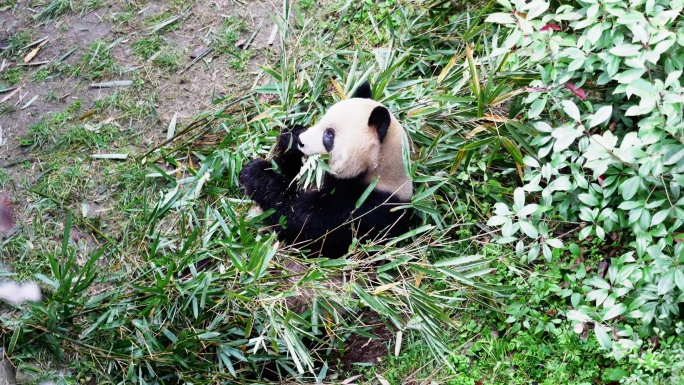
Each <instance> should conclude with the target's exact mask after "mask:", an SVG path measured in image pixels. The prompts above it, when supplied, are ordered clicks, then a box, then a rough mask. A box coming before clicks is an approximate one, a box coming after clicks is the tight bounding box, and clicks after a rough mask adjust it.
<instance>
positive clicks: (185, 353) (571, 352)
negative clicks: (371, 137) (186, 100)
mask: <svg viewBox="0 0 684 385" xmlns="http://www.w3.org/2000/svg"><path fill="white" fill-rule="evenodd" d="M73 3H74V5H70V3H69V2H66V3H65V2H63V1H50V2H46V3H45V8H44V9H43V10H42V11H41V13H40V14H39V15H40V16H41V17H42V18H44V19H52V18H55V17H58V16H59V15H60V14H64V13H65V12H68V10H69V9H70V8H71V7H75V8H74V9H76V10H81V9H89V8H88V7H90V8H93V7H96V6H99V5H98V4H100V3H98V2H83V1H80V2H79V1H74V2H73ZM85 4H90V5H89V6H88V7H86V6H85ZM286 4H289V2H286ZM296 4H297V7H298V8H296V9H290V8H289V6H286V8H285V9H283V10H281V11H282V13H283V15H280V16H282V18H281V19H279V20H281V21H282V20H293V21H292V23H291V24H288V25H287V26H283V28H282V29H281V31H280V33H279V36H278V40H276V42H277V43H276V44H281V46H280V47H278V48H279V50H278V52H279V55H280V56H279V57H278V60H277V62H276V63H275V64H273V65H269V64H264V62H261V61H259V60H261V58H263V56H266V55H268V54H267V53H265V54H262V53H261V52H259V50H242V49H239V48H237V47H236V46H235V44H236V43H237V41H238V40H240V39H246V38H248V37H249V36H248V35H249V34H250V31H248V30H246V28H245V23H244V21H242V20H240V19H238V18H235V17H226V18H225V20H223V22H221V23H217V24H216V26H212V27H210V28H207V29H206V31H204V30H203V33H204V35H203V38H204V40H203V41H202V44H204V45H206V46H209V47H211V48H213V50H214V51H213V53H212V55H215V56H214V57H211V58H207V60H206V62H205V63H198V64H197V66H199V67H201V66H202V65H205V66H204V67H201V68H202V71H205V70H206V68H208V67H207V66H208V65H209V63H210V62H211V61H216V60H218V58H220V61H221V62H222V63H223V64H224V65H225V63H226V62H227V63H228V64H229V66H230V67H231V68H232V69H234V70H236V73H235V74H233V73H229V74H228V75H226V76H246V75H245V73H249V74H250V75H251V74H253V73H254V74H257V73H258V74H257V75H256V77H257V80H258V81H255V82H254V83H253V84H254V88H253V89H251V90H249V91H244V92H243V91H242V90H236V91H235V92H234V94H229V95H226V96H225V97H224V96H222V95H217V96H216V97H215V98H212V101H214V106H213V108H212V109H211V110H209V111H206V112H205V113H203V114H201V115H200V116H198V117H196V118H195V119H194V120H193V122H192V123H190V124H183V125H178V126H173V125H174V124H175V118H174V120H173V122H174V123H169V122H168V120H167V121H164V122H162V118H160V117H159V116H158V115H157V105H158V102H159V100H160V99H161V97H160V95H158V94H157V93H156V91H154V92H150V93H149V94H146V95H144V96H139V95H137V93H138V92H139V89H140V88H141V87H142V83H143V81H142V80H141V76H143V75H138V73H134V74H132V75H129V76H130V77H129V78H130V79H134V80H135V86H134V87H130V88H127V89H113V90H108V92H107V93H106V95H104V96H102V97H99V98H98V99H97V100H95V101H93V103H85V102H81V101H80V100H78V101H76V102H74V103H72V104H67V105H65V107H64V109H63V110H62V111H60V112H57V113H52V114H46V115H45V116H44V117H43V119H42V120H41V121H40V122H39V123H37V124H35V125H32V126H31V127H30V128H29V129H28V131H27V133H26V135H25V136H23V137H22V139H21V142H20V145H21V146H23V147H26V148H30V150H31V154H30V155H32V156H35V157H36V159H37V160H38V161H35V160H34V159H30V158H29V157H27V159H26V160H25V162H24V163H22V165H21V167H18V168H17V169H18V170H27V169H29V168H35V169H36V170H37V175H35V177H34V178H21V177H19V176H17V177H15V176H13V174H11V173H8V172H5V171H2V170H0V185H2V186H7V185H11V186H13V188H21V189H24V190H25V191H27V194H29V199H28V201H29V202H30V205H29V206H30V207H29V208H28V209H27V210H30V211H29V216H30V217H31V218H33V219H32V220H31V221H29V222H25V225H24V226H25V228H23V229H22V230H21V231H19V232H17V233H15V234H13V235H12V236H11V238H9V239H6V240H2V241H1V242H2V247H0V255H1V256H2V257H4V258H5V260H7V261H8V266H9V267H10V268H11V270H12V274H15V278H17V279H20V280H24V279H33V280H38V281H40V282H41V284H42V288H43V290H44V292H45V299H44V300H43V301H41V302H39V303H30V304H26V305H25V306H23V307H17V308H16V309H14V310H12V312H8V313H7V314H3V315H0V324H1V325H2V329H1V331H0V338H2V346H4V347H5V349H6V352H7V354H8V355H9V357H11V359H12V362H13V364H16V365H17V366H19V367H30V365H35V364H36V363H37V362H40V363H41V364H43V366H42V367H41V369H40V370H38V369H36V370H35V372H36V381H38V380H43V379H44V380H54V379H55V378H57V375H58V373H59V375H60V376H62V377H61V381H63V382H64V383H69V384H71V383H90V382H93V383H98V384H100V383H102V384H107V383H152V382H155V383H181V382H182V383H193V384H215V383H220V384H228V383H236V382H237V383H248V382H250V381H256V380H257V379H258V378H260V377H263V378H264V381H266V379H273V378H275V377H277V378H280V379H282V378H285V377H289V378H294V379H295V380H300V381H303V382H313V381H315V380H318V381H323V380H326V381H331V382H335V381H337V382H339V381H342V380H344V379H345V378H349V377H352V376H356V375H358V376H359V377H358V379H357V380H356V382H358V383H373V382H377V381H380V379H382V380H383V381H387V382H389V383H392V384H394V383H413V382H415V383H431V382H435V383H444V384H453V385H479V384H501V385H507V384H530V383H539V384H560V383H562V384H577V385H584V384H611V385H613V384H616V383H620V384H676V383H681V382H682V381H683V380H684V379H682V369H684V368H683V367H682V362H684V348H683V346H684V345H683V344H684V337H683V333H684V332H683V331H684V322H682V316H681V314H680V311H681V310H680V308H681V305H682V303H683V302H684V294H683V293H684V267H683V266H684V242H682V239H684V237H683V236H682V233H684V228H683V227H684V207H682V206H684V198H682V192H681V185H682V184H683V183H684V177H683V175H684V143H683V142H682V138H683V137H684V121H683V120H682V108H681V107H682V103H684V101H683V100H682V96H681V94H682V82H681V79H680V78H681V74H682V71H684V68H683V67H684V40H682V36H684V27H683V25H684V19H683V18H682V9H683V8H684V4H683V3H682V1H666V0H654V1H650V2H628V1H626V0H611V1H605V2H596V1H593V0H588V1H585V2H572V3H567V2H566V3H563V4H556V3H549V2H546V1H531V2H524V1H522V0H515V1H510V0H500V1H497V2H488V3H482V4H476V5H474V4H464V3H463V2H454V1H444V0H431V1H427V2H423V1H411V0H408V1H394V0H393V1H389V0H388V1H378V2H370V1H368V2H367V1H364V2H349V1H332V2H326V3H325V4H323V5H321V6H320V8H319V6H318V4H317V3H315V2H311V1H298V2H296ZM171 6H172V7H173V9H168V8H167V9H164V10H162V11H155V12H157V13H156V14H155V15H154V16H152V17H147V18H146V19H145V18H144V16H141V17H140V19H139V20H144V21H143V22H142V24H143V25H144V27H143V28H144V29H145V31H146V32H145V33H142V34H139V35H135V36H133V37H132V38H131V41H130V43H129V44H130V49H131V52H132V53H133V54H134V55H135V56H136V57H137V59H136V60H142V61H148V60H150V58H153V59H152V63H153V64H154V66H155V67H158V68H161V69H163V70H165V71H168V73H163V71H159V70H153V71H150V72H155V73H162V74H163V75H164V76H169V73H170V72H172V71H175V70H177V69H178V68H181V67H182V65H183V64H184V63H183V60H184V59H185V58H184V56H185V55H181V54H180V53H179V52H178V51H177V50H175V49H174V48H173V47H175V46H174V45H170V42H169V41H168V40H167V38H168V37H165V36H163V34H164V33H166V32H168V31H170V30H173V29H179V28H181V27H182V26H183V25H184V23H186V22H187V20H186V17H185V14H181V11H183V10H185V9H188V8H187V7H188V4H187V2H181V1H176V2H173V4H171ZM126 7H128V8H126V9H125V11H126V12H128V13H122V14H120V15H119V16H117V18H116V20H117V21H119V22H122V23H125V24H128V23H129V20H134V19H135V18H136V15H137V12H138V11H139V10H141V9H143V8H142V7H140V6H136V5H134V4H130V5H127V6H126ZM129 8H130V9H129ZM176 11H177V12H176ZM291 12H295V15H294V17H293V18H290V17H289V16H290V13H291ZM308 12H310V13H308ZM314 13H315V15H314ZM187 19H190V18H187ZM217 26H218V28H217ZM12 39H13V40H12ZM105 40H107V42H105ZM30 41H31V34H30V33H29V32H25V31H24V32H21V33H19V34H17V35H16V36H15V37H13V38H11V39H10V40H9V46H10V47H11V48H8V49H5V51H4V53H3V57H7V58H18V57H21V55H23V54H24V53H25V49H24V47H25V46H26V44H28V43H29V42H30ZM198 41H200V39H199V37H198ZM113 46H114V45H113V42H110V41H109V39H104V40H98V41H95V42H94V43H93V44H92V45H91V46H90V47H88V48H87V49H85V48H84V49H83V56H79V57H78V59H77V64H75V65H73V66H71V67H68V68H67V67H66V66H65V67H64V68H61V67H60V68H59V69H53V68H52V67H46V68H40V69H34V70H31V72H30V76H27V78H30V79H31V80H32V81H35V82H42V81H47V80H48V78H49V77H50V76H53V75H54V74H59V73H70V74H71V75H73V76H78V77H80V78H82V79H85V80H94V79H103V78H104V79H106V80H109V78H113V77H115V76H116V75H119V74H121V73H123V72H124V69H122V66H121V63H117V62H116V60H115V58H114V57H113V55H112V53H111V52H110V51H111V48H112V47H113ZM197 46H199V44H197ZM191 48H192V49H194V48H196V47H195V46H192V47H191ZM186 53H187V52H186ZM257 61H259V62H258V63H257V64H258V65H257V64H255V62H257ZM224 68H227V67H224ZM148 69H149V66H148V67H146V69H145V70H148ZM12 71H15V72H12ZM27 71H28V70H27ZM240 72H242V73H240ZM20 76H21V72H20V70H19V68H14V67H13V68H8V69H5V70H4V71H3V72H2V79H3V82H5V83H8V84H10V85H11V84H15V83H17V82H18V81H19V77H20ZM13 77H14V78H13ZM12 79H14V81H12ZM365 80H369V81H370V82H371V83H372V84H373V92H374V96H375V99H377V100H379V101H381V102H382V103H384V104H385V105H387V106H388V107H389V109H390V110H392V111H393V113H394V114H395V115H396V116H397V118H398V119H399V120H400V121H401V122H402V124H403V126H404V128H405V130H406V132H407V134H408V136H409V137H410V139H411V146H410V147H407V148H406V153H405V156H406V157H407V158H410V159H411V160H412V163H411V166H410V174H411V177H412V179H413V181H414V187H415V192H414V197H413V200H412V202H411V206H412V207H414V208H415V209H416V211H417V212H418V214H419V216H420V220H421V223H420V224H419V225H418V226H417V227H416V228H415V229H414V230H413V231H411V232H410V233H408V234H406V235H404V236H402V237H399V238H398V239H396V240H393V241H392V242H390V243H389V244H387V245H378V244H374V243H373V242H366V241H359V240H355V241H354V243H353V244H352V245H351V246H350V250H349V253H348V255H347V257H346V258H343V259H340V260H328V259H325V258H319V259H305V258H303V257H302V256H301V254H300V253H299V251H298V250H296V249H295V248H292V247H287V246H286V245H282V244H280V243H279V242H277V240H276V238H275V237H274V236H273V235H272V234H271V233H269V232H268V231H267V230H266V229H264V228H263V225H264V222H263V219H264V218H265V216H266V215H269V213H256V212H254V211H253V210H251V209H252V207H251V206H252V204H251V202H250V201H249V200H248V199H247V198H246V197H245V196H244V194H243V192H242V190H241V188H240V186H239V183H238V175H239V172H240V169H241V167H242V165H244V164H245V163H246V162H247V161H249V160H251V159H254V158H265V157H267V156H268V154H269V152H270V151H271V149H272V146H273V143H274V140H275V138H276V137H277V136H278V134H279V133H280V132H281V131H282V130H283V129H285V128H286V127H288V126H290V125H292V124H302V125H304V126H310V125H311V124H312V123H313V122H314V121H316V119H318V118H319V117H320V116H321V115H322V114H323V113H324V112H325V110H326V109H327V107H328V106H330V105H331V104H333V103H334V102H335V101H338V100H341V99H343V98H346V97H348V96H349V95H350V94H351V93H352V92H353V90H354V89H355V88H356V87H357V86H358V85H359V84H361V83H362V82H363V81H365ZM181 83H182V82H181ZM181 88H182V87H181ZM50 98H51V100H55V101H56V100H59V99H58V98H56V97H54V96H51V97H50ZM68 103H71V102H68ZM5 108H6V110H5ZM0 111H3V112H0V116H3V115H5V114H6V115H9V114H12V113H14V112H15V111H14V107H11V108H9V107H3V110H0ZM164 119H169V118H167V117H164ZM133 121H136V122H142V123H144V124H145V125H149V126H151V127H152V130H153V131H154V134H156V135H159V134H160V133H161V135H162V136H165V135H168V134H169V132H171V131H173V132H174V133H175V134H174V136H175V137H174V138H173V140H168V141H164V139H163V137H162V139H161V140H154V141H151V140H150V139H149V134H150V133H149V132H137V131H136V130H134V129H132V128H131V127H133V126H132V124H131V123H130V122H133ZM160 123H163V125H161V124H160ZM150 143H152V144H150ZM107 154H109V155H112V154H113V155H117V156H121V155H125V156H127V158H125V159H122V158H121V157H119V158H116V157H115V158H106V157H105V158H104V159H95V158H93V157H92V155H99V156H101V155H107ZM310 165H311V167H309V170H308V171H309V172H308V173H307V175H304V178H306V179H307V180H310V181H314V180H316V179H320V177H321V175H322V174H323V173H324V172H325V170H324V167H323V166H321V162H318V163H315V162H311V164H310ZM373 252H377V253H376V254H372V253H373ZM370 256H374V259H372V260H371V259H370V258H371V257H370ZM295 264H296V265H298V266H299V267H300V269H296V270H295V269H294V268H293V266H294V265H295ZM300 270H301V271H300ZM3 274H4V272H3ZM7 274H10V273H7ZM342 275H344V276H345V277H346V278H347V281H345V282H344V283H342V284H331V282H335V279H336V278H339V277H340V276H342ZM303 299H304V300H307V301H308V302H307V304H306V306H304V307H303V308H299V309H295V305H297V304H298V302H297V301H301V300H303ZM388 329H389V332H388ZM375 335H380V336H385V337H386V336H387V335H391V337H389V341H380V342H378V343H377V344H379V345H372V344H371V342H369V345H368V346H373V349H376V350H377V351H378V352H380V356H381V357H379V358H380V361H379V362H378V361H377V358H378V357H374V360H373V363H368V362H361V363H358V362H357V363H354V361H356V360H357V359H361V358H362V357H361V355H360V354H358V352H356V351H350V349H347V351H346V352H345V347H348V344H349V343H350V341H351V340H352V337H354V336H360V337H362V338H365V339H367V340H368V341H370V340H372V339H373V337H374V336H375ZM383 344H384V345H383ZM378 346H379V347H378ZM364 349H366V348H363V349H361V350H364ZM373 349H371V348H370V347H369V348H368V350H369V351H370V350H373ZM74 357H75V358H74ZM46 362H55V363H59V364H46ZM64 368H67V369H68V370H63V369H64ZM272 370H275V371H276V372H277V373H275V374H274V373H272V372H271V371H272ZM380 382H382V381H380Z"/></svg>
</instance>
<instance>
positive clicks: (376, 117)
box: [368, 106, 392, 143]
mask: <svg viewBox="0 0 684 385" xmlns="http://www.w3.org/2000/svg"><path fill="white" fill-rule="evenodd" d="M391 119H392V118H390V113H389V111H388V110H387V108H385V107H382V106H377V107H375V108H374V109H373V112H371V114H370V117H369V118H368V125H369V126H371V127H375V129H376V131H377V132H378V138H380V143H382V141H383V140H384V139H385V135H387V130H389V126H390V122H391Z"/></svg>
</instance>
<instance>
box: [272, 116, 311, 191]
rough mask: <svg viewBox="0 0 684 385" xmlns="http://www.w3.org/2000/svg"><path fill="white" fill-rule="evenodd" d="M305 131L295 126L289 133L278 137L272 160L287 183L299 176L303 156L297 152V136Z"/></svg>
mask: <svg viewBox="0 0 684 385" xmlns="http://www.w3.org/2000/svg"><path fill="white" fill-rule="evenodd" d="M304 130H305V128H304V127H302V126H300V125H295V126H294V127H293V128H292V130H291V131H288V132H283V133H282V134H280V136H278V143H276V151H275V155H274V157H273V160H274V161H275V162H276V164H278V167H280V171H281V172H282V174H283V175H284V176H285V178H286V179H287V180H289V181H291V180H292V179H294V177H296V176H297V174H299V170H300V169H301V168H302V157H304V154H302V152H301V151H300V150H299V148H298V147H297V144H298V143H299V134H301V133H302V132H303V131H304Z"/></svg>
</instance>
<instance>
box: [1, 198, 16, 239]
mask: <svg viewBox="0 0 684 385" xmlns="http://www.w3.org/2000/svg"><path fill="white" fill-rule="evenodd" d="M13 228H14V212H13V210H12V206H11V205H10V203H9V201H8V200H6V199H5V198H3V197H0V233H3V234H7V233H9V232H10V231H11V230H12V229H13Z"/></svg>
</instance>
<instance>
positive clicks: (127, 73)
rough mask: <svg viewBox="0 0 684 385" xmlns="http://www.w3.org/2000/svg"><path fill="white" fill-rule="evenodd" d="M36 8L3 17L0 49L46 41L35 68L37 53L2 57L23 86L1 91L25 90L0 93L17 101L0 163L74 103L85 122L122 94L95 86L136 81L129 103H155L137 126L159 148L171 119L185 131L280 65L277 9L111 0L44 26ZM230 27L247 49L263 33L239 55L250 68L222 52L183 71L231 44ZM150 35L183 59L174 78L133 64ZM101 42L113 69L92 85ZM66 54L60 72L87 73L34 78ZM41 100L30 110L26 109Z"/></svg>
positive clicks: (260, 4)
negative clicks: (92, 55) (23, 39)
mask: <svg viewBox="0 0 684 385" xmlns="http://www.w3.org/2000/svg"><path fill="white" fill-rule="evenodd" d="M36 3H37V2H35V1H21V0H20V1H18V2H17V3H16V4H15V5H14V6H11V5H8V6H5V7H4V8H5V10H3V11H0V41H3V42H5V44H4V45H0V49H2V47H3V46H4V47H7V45H8V41H9V40H10V39H12V38H13V37H16V36H17V34H19V33H24V34H26V35H28V36H30V39H31V41H37V40H39V39H41V38H44V37H47V38H48V40H47V42H46V44H45V45H43V46H42V47H41V49H40V51H39V52H38V54H37V55H35V56H34V57H33V58H32V59H31V60H30V61H28V63H24V62H25V61H26V55H28V53H26V52H29V53H30V51H31V48H32V47H29V48H28V49H25V50H22V51H21V52H20V55H11V54H10V53H7V54H5V55H4V56H5V57H4V63H3V64H2V65H3V72H5V73H9V71H12V70H14V71H16V69H17V68H19V69H20V71H19V81H18V82H13V83H14V84H11V85H10V84H9V82H7V81H5V82H0V84H1V83H4V87H1V86H0V89H2V88H6V89H7V88H12V87H18V88H17V90H18V91H17V90H12V91H9V92H3V93H2V94H0V95H1V96H0V100H3V99H5V97H6V96H8V95H9V94H10V93H13V94H14V95H13V96H12V97H10V98H8V100H5V101H4V102H3V103H2V104H3V110H4V111H6V113H4V114H2V116H1V117H0V126H1V127H2V130H3V131H2V132H3V140H6V141H3V143H2V144H3V145H2V146H1V147H0V159H3V160H5V161H7V160H13V159H14V158H16V157H18V156H21V154H22V151H21V147H22V146H21V143H20V140H18V138H21V137H22V136H23V135H25V134H26V132H27V130H28V128H29V127H31V126H32V125H34V124H36V123H37V122H38V121H40V120H41V119H45V118H47V117H49V116H50V114H54V113H56V112H59V111H62V110H63V109H64V108H65V106H66V105H68V104H70V103H73V102H74V101H75V100H79V101H80V102H81V105H82V109H83V112H84V113H86V112H87V111H88V110H89V109H90V108H91V107H92V106H93V105H94V103H96V102H97V101H99V100H102V99H103V98H106V97H108V96H110V95H111V94H113V93H114V92H117V91H118V90H117V89H115V88H103V89H93V88H91V87H89V84H90V83H92V82H95V81H97V82H106V81H114V80H134V81H135V83H136V85H135V86H134V88H135V92H131V93H130V94H129V95H127V97H131V98H133V99H134V100H132V101H131V103H133V104H136V103H137V104H145V103H148V104H149V105H150V109H151V110H154V112H155V113H156V118H157V119H156V121H150V120H149V119H148V120H147V121H144V120H138V121H133V122H130V124H132V127H133V129H134V130H135V131H138V132H140V133H141V134H140V135H142V137H143V138H144V140H143V141H142V143H143V144H144V145H149V144H153V143H154V142H155V141H157V140H159V138H160V137H161V136H162V135H161V134H162V133H164V132H165V131H166V127H167V126H168V124H169V122H170V121H171V119H172V117H173V116H174V114H177V116H178V123H179V125H182V124H183V123H184V122H186V121H188V119H190V118H191V117H192V116H194V115H195V114H197V113H199V112H201V111H205V110H208V109H210V107H211V101H212V97H217V96H224V95H235V94H239V93H240V92H242V91H243V90H245V89H247V88H249V87H250V86H251V85H252V83H253V81H254V78H255V77H256V73H257V71H256V70H258V65H260V64H268V63H269V59H273V58H274V57H275V55H274V54H273V53H274V52H275V50H276V49H277V48H273V46H269V44H268V40H269V38H270V35H271V32H272V30H273V26H274V21H273V18H272V17H271V15H274V14H275V13H276V12H277V10H276V9H275V8H274V6H273V5H272V4H271V3H270V2H265V1H249V2H237V1H230V0H222V1H202V2H197V3H194V4H190V5H189V6H184V5H183V4H182V3H180V4H178V3H179V2H172V1H152V2H144V1H143V2H126V3H124V2H123V1H121V2H118V1H109V2H107V3H104V4H102V5H101V6H100V7H98V8H97V9H94V10H90V11H85V12H76V11H74V10H71V9H68V10H67V11H66V12H65V13H64V14H63V15H61V16H57V17H55V18H52V19H48V20H47V21H39V20H37V9H36V8H35V7H36V5H39V4H36ZM66 3H67V4H69V2H66ZM124 4H125V5H124ZM173 17H178V19H177V20H175V21H173V22H172V23H170V24H169V25H168V26H167V27H165V28H162V29H159V30H158V31H157V32H156V33H154V32H152V31H153V30H154V27H155V25H156V24H157V23H155V22H163V21H165V20H168V19H169V18H173ZM226 19H231V20H237V21H238V22H239V24H240V27H239V28H237V26H236V28H234V29H235V30H234V31H228V33H233V32H234V33H235V34H236V35H237V39H238V40H243V41H244V40H246V39H248V38H249V37H250V36H251V35H252V34H253V33H256V35H254V37H253V40H252V42H251V44H250V46H249V49H248V50H247V51H244V50H240V49H239V48H237V47H235V50H234V52H235V53H237V54H243V55H245V56H247V55H249V56H248V57H247V60H245V62H244V63H239V64H241V67H242V68H235V67H236V66H238V65H239V64H233V65H231V63H230V59H231V56H230V54H228V53H223V52H218V50H217V49H215V50H214V51H212V52H211V53H210V54H208V55H207V56H205V57H204V58H203V59H201V60H199V61H197V62H196V63H195V64H194V65H193V66H192V67H190V68H189V69H187V71H184V72H183V71H182V70H183V69H185V68H186V67H187V65H188V64H189V63H190V62H191V61H192V60H193V59H192V58H191V56H192V54H193V52H195V54H196V53H197V51H198V50H199V51H201V50H203V49H204V48H208V47H211V46H212V44H216V43H217V41H218V44H224V45H229V44H231V43H233V42H232V41H225V42H221V41H220V40H221V39H225V36H220V34H221V33H222V32H225V31H222V29H224V30H225V29H226V27H225V22H226ZM152 35H154V36H155V39H157V40H160V41H161V42H162V43H161V47H160V49H159V51H167V52H168V51H170V52H173V53H174V54H175V55H177V57H175V58H174V59H175V61H176V63H172V66H173V67H172V69H171V70H166V71H165V70H163V69H160V68H159V66H158V65H156V64H155V63H154V61H150V60H149V58H148V60H145V59H143V58H142V57H141V56H140V55H136V53H135V48H134V46H135V44H136V43H138V42H140V41H141V40H145V39H146V38H149V37H150V36H152ZM157 37H158V38H157ZM97 41H102V42H103V45H104V44H108V45H109V44H115V45H114V46H113V47H112V48H110V49H109V53H110V54H111V57H112V59H113V63H112V67H114V69H113V70H112V71H110V72H109V73H106V74H104V75H103V76H99V77H97V78H96V79H91V78H93V77H94V76H92V74H89V71H91V70H92V68H91V66H92V65H93V63H92V62H90V61H86V62H84V61H83V59H84V57H85V56H86V54H87V53H88V51H89V47H91V45H92V44H93V43H94V42H97ZM276 46H277V45H276ZM154 48H155V47H151V48H150V49H151V50H154ZM74 49H75V50H74ZM101 49H104V47H101ZM72 50H74V51H73V52H72ZM69 52H72V53H71V54H69V55H68V57H66V58H64V60H62V61H60V62H59V63H60V64H65V65H67V66H70V67H76V68H77V69H79V70H80V72H81V73H80V74H74V73H73V72H72V73H68V72H69V71H67V73H60V74H51V75H56V76H54V77H53V76H50V75H48V79H45V80H43V81H41V80H40V79H38V78H37V77H36V73H38V72H39V71H41V70H43V69H44V68H46V67H48V66H50V65H52V64H54V63H56V62H57V61H58V60H59V59H60V58H61V57H62V56H63V55H65V54H68V53H69ZM247 52H248V53H247ZM162 53H164V52H162ZM154 54H157V52H155V53H153V54H152V55H154ZM181 72H182V73H181ZM15 91H16V92H15ZM124 91H128V90H124ZM35 97H37V98H36V99H35V100H34V101H33V103H31V104H30V105H28V106H27V104H28V102H29V101H30V100H32V99H33V98H35ZM110 114H111V116H101V118H104V119H107V118H112V117H113V118H114V119H116V112H110ZM97 118H98V117H97V116H95V117H93V119H97ZM104 119H103V120H104ZM84 120H85V119H84ZM118 123H119V124H124V123H125V124H129V122H118Z"/></svg>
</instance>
